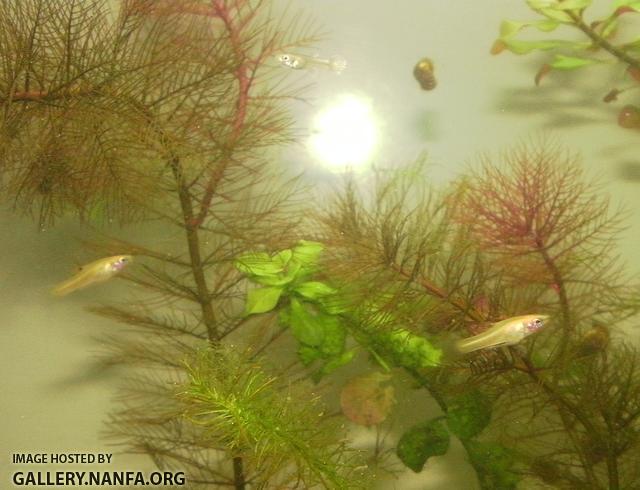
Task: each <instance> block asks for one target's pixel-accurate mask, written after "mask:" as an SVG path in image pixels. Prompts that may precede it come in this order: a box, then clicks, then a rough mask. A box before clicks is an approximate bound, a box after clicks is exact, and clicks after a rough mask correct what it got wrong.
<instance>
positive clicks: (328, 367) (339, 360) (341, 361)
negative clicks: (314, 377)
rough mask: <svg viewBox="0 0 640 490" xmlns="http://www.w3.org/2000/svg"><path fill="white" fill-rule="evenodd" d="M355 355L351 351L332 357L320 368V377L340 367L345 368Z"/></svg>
mask: <svg viewBox="0 0 640 490" xmlns="http://www.w3.org/2000/svg"><path fill="white" fill-rule="evenodd" d="M355 354H356V353H355V351H354V350H353V349H351V350H348V351H346V352H343V353H342V354H341V355H340V356H339V357H334V358H333V359H331V360H330V361H329V362H327V363H326V364H325V365H324V366H322V369H320V374H321V375H322V376H325V375H327V374H331V373H332V372H333V371H335V370H336V369H338V368H340V367H342V366H345V365H346V364H349V363H350V362H351V361H352V360H353V358H354V356H355Z"/></svg>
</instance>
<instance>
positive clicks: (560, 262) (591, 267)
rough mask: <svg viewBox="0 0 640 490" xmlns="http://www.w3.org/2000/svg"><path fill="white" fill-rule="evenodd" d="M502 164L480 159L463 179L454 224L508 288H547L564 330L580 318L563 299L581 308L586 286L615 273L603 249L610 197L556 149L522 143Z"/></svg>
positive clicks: (615, 220)
mask: <svg viewBox="0 0 640 490" xmlns="http://www.w3.org/2000/svg"><path fill="white" fill-rule="evenodd" d="M503 160H504V161H502V162H499V163H495V162H494V161H492V159H491V158H490V157H488V156H485V157H483V158H482V160H481V165H480V167H479V168H478V169H477V170H475V171H473V172H472V173H471V175H470V177H469V178H468V179H467V180H465V184H464V185H465V189H464V196H463V199H462V203H461V205H459V206H457V210H456V213H455V215H456V221H458V222H459V223H461V224H463V225H466V226H468V228H469V230H470V233H471V236H472V237H473V239H474V240H476V241H477V244H478V246H479V247H480V248H481V249H482V250H484V251H486V252H488V253H489V254H490V255H491V256H492V257H493V259H494V260H493V263H494V266H496V267H497V268H498V269H499V270H500V272H501V273H502V274H503V275H504V276H505V277H508V278H511V279H512V280H513V281H514V283H515V285H517V284H522V285H526V286H530V285H532V284H540V285H542V286H544V289H543V291H545V290H546V291H545V292H548V291H554V292H555V294H557V300H558V301H559V304H560V310H561V316H562V320H563V323H564V325H565V327H566V328H568V329H570V330H571V329H573V326H574V325H575V323H576V322H577V321H578V320H579V319H578V318H574V317H573V316H572V313H573V312H570V309H569V299H568V296H569V295H572V296H573V298H572V302H571V303H572V309H575V308H576V300H577V301H578V302H579V303H580V299H581V298H582V299H585V300H586V301H585V303H588V302H589V298H593V295H592V293H593V292H594V291H593V288H599V289H602V288H604V289H606V286H605V285H606V284H607V283H608V282H609V281H608V280H607V278H612V276H613V275H616V274H617V273H618V272H619V269H618V268H617V267H611V266H612V263H611V260H610V254H609V252H610V247H611V245H612V236H613V235H614V234H615V232H616V231H617V230H618V229H619V228H620V217H621V216H620V210H617V211H614V212H611V204H610V200H609V198H608V197H606V196H602V195H601V194H599V193H598V192H597V191H598V185H597V184H596V183H595V182H594V181H590V180H588V179H585V178H584V172H583V169H582V168H581V166H580V164H579V160H578V158H577V156H576V155H572V154H570V153H568V152H566V151H564V150H563V149H562V148H560V147H558V146H555V145H552V144H547V143H545V142H543V143H542V144H522V145H520V146H518V147H516V148H514V149H512V150H510V151H508V152H507V153H506V154H505V155H504V159H503ZM585 265H588V266H587V267H585ZM611 282H612V281H611ZM569 289H571V292H570V291H569ZM587 289H588V291H587ZM580 306H581V307H582V306H587V305H586V304H585V305H582V304H580ZM581 311H583V313H585V312H586V311H588V312H589V313H588V314H591V313H592V309H590V308H589V309H587V310H584V309H581Z"/></svg>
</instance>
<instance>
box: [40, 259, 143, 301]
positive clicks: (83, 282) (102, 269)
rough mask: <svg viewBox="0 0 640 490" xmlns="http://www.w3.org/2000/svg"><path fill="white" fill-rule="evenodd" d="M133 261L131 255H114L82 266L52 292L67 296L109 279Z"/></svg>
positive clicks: (56, 294)
mask: <svg viewBox="0 0 640 490" xmlns="http://www.w3.org/2000/svg"><path fill="white" fill-rule="evenodd" d="M131 261H133V257H132V256H131V255H114V256H112V257H105V258H104V259H100V260H96V261H94V262H91V263H89V264H87V265H84V266H82V267H80V270H79V271H78V273H77V274H76V275H75V276H73V277H72V278H70V279H67V280H66V281H64V282H61V283H60V284H58V285H57V286H56V287H55V288H53V291H52V293H53V294H54V295H55V296H65V295H67V294H69V293H72V292H73V291H76V290H78V289H82V288H85V287H87V286H90V285H91V284H95V283H99V282H104V281H107V280H109V279H111V278H112V277H113V276H115V275H116V274H117V273H118V272H120V271H121V270H122V269H124V268H125V266H126V265H127V264H128V263H130V262H131Z"/></svg>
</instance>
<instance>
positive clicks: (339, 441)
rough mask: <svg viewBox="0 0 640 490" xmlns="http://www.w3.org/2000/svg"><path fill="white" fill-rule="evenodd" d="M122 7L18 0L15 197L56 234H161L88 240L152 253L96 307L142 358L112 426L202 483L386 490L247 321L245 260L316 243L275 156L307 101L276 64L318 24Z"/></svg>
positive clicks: (12, 126) (220, 10)
mask: <svg viewBox="0 0 640 490" xmlns="http://www.w3.org/2000/svg"><path fill="white" fill-rule="evenodd" d="M111 7H112V6H111V4H110V2H106V1H102V0H63V1H60V2H48V1H45V0H25V1H21V2H3V3H2V4H1V5H0V61H1V63H0V103H1V104H2V116H1V120H0V155H1V158H0V176H1V178H2V184H3V185H2V190H3V197H4V198H5V199H7V200H8V201H9V203H11V204H12V205H13V206H14V207H15V209H16V210H18V211H22V212H26V213H28V214H32V215H33V216H34V217H35V219H36V220H37V222H38V224H39V225H40V226H41V227H43V228H44V227H47V226H52V225H54V224H55V220H56V219H57V218H60V217H61V216H66V217H69V216H71V215H74V214H75V215H76V216H78V217H79V218H80V219H81V220H82V221H83V222H84V223H85V224H86V226H87V238H89V237H90V236H95V233H94V232H92V231H91V227H92V226H96V225H101V224H106V223H111V222H113V223H118V222H119V223H124V224H126V223H131V222H133V223H136V224H137V225H138V226H139V227H141V228H142V229H143V230H145V231H146V232H147V233H146V236H147V237H148V238H147V239H146V241H145V240H143V241H142V242H136V243H131V242H129V241H127V240H125V239H124V238H122V237H120V238H118V237H109V238H105V237H101V238H100V240H93V241H91V240H88V241H89V242H90V243H89V246H90V249H91V250H92V251H93V253H95V254H96V255H98V256H104V255H114V254H130V255H133V256H134V257H135V261H134V263H135V265H134V266H132V267H131V268H130V269H129V272H128V273H127V274H125V275H123V277H124V278H125V279H126V280H127V281H128V284H129V288H131V290H130V291H129V293H128V294H127V298H125V300H124V301H123V302H122V304H118V305H111V306H100V307H95V308H93V310H94V311H95V312H96V313H98V314H100V315H102V316H106V317H108V318H111V319H113V320H114V321H117V322H120V323H123V324H125V325H127V326H128V328H126V329H125V333H124V334H123V335H113V336H111V337H109V338H104V339H103V342H104V343H105V345H108V346H110V347H111V352H112V353H111V355H110V356H109V359H108V360H109V362H110V363H112V364H123V365H130V366H131V371H130V373H131V377H130V380H129V382H128V383H127V384H126V386H125V387H124V389H123V390H122V392H121V394H120V396H119V398H118V404H117V406H116V409H115V411H114V412H113V413H112V415H111V417H110V422H109V427H108V434H109V435H110V436H111V437H112V438H113V440H114V442H116V443H118V444H120V445H121V446H122V447H123V448H124V450H125V451H128V452H134V453H142V454H147V455H148V456H149V457H150V458H152V460H153V461H154V462H155V463H156V465H157V466H158V467H159V468H162V469H176V470H181V471H184V472H186V474H187V480H188V482H189V485H191V486H192V487H205V488H220V487H223V486H230V487H232V488H237V489H244V488H282V487H287V488H295V487H299V488H314V487H319V488H347V487H348V488H354V487H356V488H357V487H361V486H364V487H366V486H367V485H366V484H365V483H364V482H365V479H364V477H363V475H362V472H361V471H358V472H354V471H353V469H354V468H355V467H357V466H359V465H358V463H357V462H356V461H355V460H353V456H354V454H355V453H353V452H352V451H351V450H349V448H347V447H346V445H345V444H344V442H343V441H344V438H345V435H344V434H343V433H342V429H341V428H340V427H339V426H336V424H334V423H333V422H332V421H331V420H328V419H327V417H326V414H327V411H326V410H325V409H324V408H323V406H322V401H321V400H319V390H317V389H316V388H313V387H309V386H306V387H305V385H304V383H303V382H300V381H295V380H293V379H291V377H292V376H293V375H291V374H290V373H289V371H288V370H287V369H286V368H283V367H281V366H279V365H278V362H277V359H275V360H274V359H273V358H271V359H270V358H269V350H268V349H267V347H268V345H269V341H268V333H269V332H270V329H271V328H272V324H273V323H274V322H273V319H270V318H267V319H259V318H256V317H251V316H246V315H245V311H244V306H243V301H244V299H243V298H244V290H245V285H244V282H243V278H242V275H241V273H240V272H239V271H238V270H237V269H236V268H235V267H234V263H233V261H234V259H235V258H236V257H238V256H239V255H241V254H242V253H243V251H247V250H255V249H256V248H258V249H260V248H265V249H273V248H276V249H277V248H279V247H282V248H284V246H286V245H287V244H288V243H292V242H295V240H296V239H295V238H294V237H295V233H296V231H295V229H296V226H297V222H298V221H299V220H300V218H301V216H300V215H299V211H301V206H300V203H299V202H298V201H297V198H296V197H295V196H296V189H297V184H296V182H295V181H292V180H291V179H287V178H285V177H284V176H283V175H281V172H280V171H279V170H278V167H277V164H276V163H274V162H276V161H277V153H276V152H275V147H276V146H277V145H280V144H284V143H287V142H289V141H291V140H292V137H293V135H294V134H293V131H292V126H291V121H290V118H289V116H288V113H287V111H286V106H285V105H286V102H287V100H289V99H290V98H292V97H294V96H297V94H298V91H297V90H298V89H296V88H295V87H293V86H291V84H290V83H288V82H287V79H286V76H287V75H288V74H289V73H288V72H287V71H286V70H280V69H278V68H279V67H278V66H277V64H276V63H274V62H273V59H274V55H275V54H277V53H278V52H282V51H283V50H285V51H286V50H289V49H291V48H294V47H295V48H304V47H305V46H308V45H310V44H311V43H313V42H315V41H316V40H317V38H318V36H317V32H316V31H315V29H313V28H312V26H311V24H310V23H309V22H308V21H307V20H305V18H304V16H300V15H297V14H294V13H292V12H283V13H281V14H279V15H277V16H275V15H272V12H271V7H270V5H269V4H268V2H266V1H262V0H211V1H187V0H180V1H171V2H169V1H167V2H165V1H160V2H157V1H151V0H124V1H122V2H120V3H118V4H117V5H116V6H114V8H115V10H112V9H111ZM122 233H123V236H126V235H125V233H126V232H125V231H124V230H123V231H122ZM303 381H304V380H303ZM360 466H361V465H360ZM347 482H348V484H347Z"/></svg>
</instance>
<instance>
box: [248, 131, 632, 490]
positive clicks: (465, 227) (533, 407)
mask: <svg viewBox="0 0 640 490" xmlns="http://www.w3.org/2000/svg"><path fill="white" fill-rule="evenodd" d="M419 167H420V166H418V170H420V168H419ZM418 175H419V173H417V172H406V171H405V172H398V173H397V174H396V175H393V176H391V177H384V178H381V179H380V184H379V186H378V189H377V191H376V193H375V195H374V196H373V199H370V198H368V196H367V197H363V196H361V195H360V193H359V192H358V191H357V190H356V186H355V184H353V183H350V184H349V185H348V186H347V188H346V190H345V192H344V193H343V194H342V195H341V196H339V197H338V199H337V201H336V202H335V203H334V205H333V206H331V207H330V208H329V209H328V211H327V213H326V214H324V215H322V216H321V217H320V223H321V225H322V232H321V234H319V235H318V237H317V238H318V240H320V241H321V243H323V245H324V250H323V252H322V254H321V255H320V256H319V260H320V264H321V266H320V267H318V268H317V270H318V272H317V273H316V277H315V279H313V278H309V277H307V278H305V281H309V280H315V281H316V282H321V283H322V284H323V291H325V292H326V296H323V298H322V302H323V303H328V304H334V305H335V304H337V305H339V309H338V310H337V311H335V312H334V313H329V312H327V311H326V310H322V305H318V304H314V302H313V301H309V300H308V299H304V300H303V301H304V303H305V304H308V306H307V307H308V308H310V309H311V308H313V309H314V310H315V309H318V310H319V311H321V312H322V315H328V314H332V315H334V316H337V317H339V324H341V325H343V326H344V328H345V329H346V332H347V334H348V338H350V339H352V345H355V346H357V347H354V348H357V349H360V350H361V351H363V352H367V353H369V354H371V357H370V359H371V361H372V362H373V363H375V364H378V365H381V366H382V367H383V368H385V369H389V368H390V367H397V368H401V369H403V370H404V371H405V372H407V373H408V374H409V375H410V376H411V377H412V378H413V379H414V380H415V381H416V385H417V386H420V387H421V388H424V389H426V390H427V391H428V392H429V394H430V395H431V396H432V397H433V398H434V399H435V401H437V403H438V404H439V406H440V408H441V410H442V412H443V415H442V416H440V417H436V418H435V419H431V420H425V421H421V422H418V423H417V424H415V425H414V426H412V427H408V428H407V430H406V431H405V432H404V434H403V435H402V436H401V437H400V439H399V440H398V441H397V447H396V453H397V455H398V457H399V458H400V459H401V460H402V461H403V462H404V463H405V465H406V466H408V467H409V468H411V469H412V470H414V471H421V470H422V469H423V467H424V464H425V462H426V461H427V460H428V459H429V458H430V457H432V456H436V455H440V454H443V453H445V452H446V451H447V448H448V445H449V439H450V437H451V436H455V437H457V438H458V439H459V440H460V441H461V442H462V444H463V446H464V448H465V450H466V451H467V454H468V460H469V462H470V464H471V465H472V466H473V468H474V469H475V470H476V473H477V476H478V480H479V483H480V485H481V487H482V488H486V489H497V488H500V489H507V488H516V486H517V485H518V484H519V482H524V481H527V480H531V479H537V480H540V481H541V482H544V483H545V484H552V485H554V486H557V487H558V488H568V487H571V488H603V489H604V488H623V487H630V486H633V485H635V484H637V483H638V475H637V474H636V473H635V471H634V461H635V460H636V459H637V457H638V455H639V454H640V432H639V431H640V421H639V420H638V417H639V416H640V410H639V409H638V408H639V407H640V406H639V405H638V400H637V396H636V393H637V390H639V389H640V384H639V382H638V376H639V375H640V371H638V368H637V363H636V360H635V359H636V358H637V351H636V349H635V348H634V347H632V346H630V345H628V344H627V343H626V342H624V341H623V340H622V338H621V337H620V336H619V335H618V334H616V331H617V327H618V326H619V325H623V324H625V323H628V322H629V321H632V319H633V320H635V319H636V318H637V316H636V315H637V313H638V311H639V310H638V307H639V304H638V301H637V295H638V286H637V285H634V283H633V282H630V278H629V277H627V276H626V275H625V274H624V273H623V267H622V266H621V265H620V264H619V262H618V261H617V260H616V258H615V248H614V245H615V236H616V234H617V232H618V231H619V230H620V227H621V223H622V221H621V220H622V215H621V214H620V212H619V211H615V210H611V209H610V204H609V200H608V198H607V197H606V196H603V195H602V194H601V193H600V192H599V190H598V186H597V185H594V182H592V181H590V180H589V179H587V178H586V177H585V176H584V175H583V172H582V170H581V168H580V166H579V164H578V162H577V160H576V158H575V157H574V156H572V155H570V154H568V153H566V152H564V151H563V150H562V149H561V148H558V147H555V146H553V145H551V144H549V143H544V142H543V143H534V144H530V145H522V146H520V147H518V148H515V149H514V150H512V151H509V152H507V153H506V154H505V158H504V159H503V161H501V162H500V163H496V161H495V160H494V159H492V158H489V157H487V158H484V159H482V160H481V162H480V165H479V166H478V167H477V168H475V169H473V170H471V171H470V172H469V174H468V175H467V176H465V177H464V178H462V179H461V180H460V181H458V182H457V183H454V184H453V185H452V186H451V188H449V189H447V190H445V191H441V192H436V191H433V190H430V189H429V188H428V187H427V186H426V185H425V184H424V182H426V176H424V175H423V176H422V178H417V176H418ZM371 202H373V204H370V203H371ZM280 253H281V252H280ZM277 255H278V254H276V255H274V256H273V257H275V256H277ZM287 255H288V254H287ZM250 277H252V276H251V275H250ZM252 279H255V276H253V277H252ZM254 294H255V293H254ZM295 294H296V293H295V288H293V289H292V290H289V291H285V290H283V291H282V292H281V294H280V296H279V297H278V300H277V301H275V302H272V303H271V304H270V305H269V308H270V309H271V308H273V309H278V310H280V309H281V310H286V309H288V308H291V304H292V301H293V300H292V296H294V295H295ZM531 311H542V312H547V313H548V314H550V315H551V317H552V321H551V323H550V324H549V325H548V327H547V328H546V329H544V330H543V331H542V332H540V333H538V334H537V335H536V336H534V337H532V338H530V339H529V340H527V341H525V342H523V343H522V344H521V345H516V346H513V347H509V348H504V349H499V350H496V351H489V352H481V353H477V354H472V355H469V356H468V357H466V358H463V359H458V360H455V359H447V356H446V355H445V356H443V352H442V350H441V346H443V345H445V344H446V341H447V339H446V337H447V336H451V335H453V336H455V335H461V336H468V335H472V334H473V333H476V332H478V331H479V330H482V329H483V328H486V326H487V325H488V324H489V323H490V322H495V321H497V320H499V319H502V318H508V317H511V316H514V315H517V314H523V313H526V312H531ZM292 318H293V317H292V316H291V315H281V324H282V326H283V327H284V328H285V329H290V330H291V331H292V333H293V335H294V337H296V338H298V341H299V345H300V348H303V347H305V339H308V338H318V337H320V336H322V335H323V334H324V330H323V325H324V322H320V323H318V324H309V325H306V326H305V328H307V329H309V330H310V331H309V332H306V334H305V337H304V338H302V337H300V336H299V335H297V334H296V329H295V328H293V325H294V324H295V318H294V319H293V320H292ZM329 323H335V320H331V322H329ZM603 325H606V327H604V326H603ZM603 331H604V332H605V333H604V334H603ZM398 332H401V333H400V334H398ZM393 339H397V340H398V343H396V342H395V341H394V340H393ZM400 340H401V342H400ZM443 342H444V343H443ZM621 363H626V365H625V367H624V368H621V365H622V364H621ZM392 372H396V371H392Z"/></svg>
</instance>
